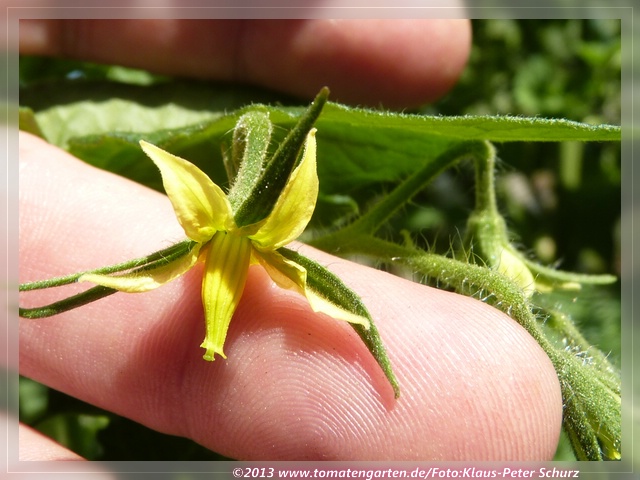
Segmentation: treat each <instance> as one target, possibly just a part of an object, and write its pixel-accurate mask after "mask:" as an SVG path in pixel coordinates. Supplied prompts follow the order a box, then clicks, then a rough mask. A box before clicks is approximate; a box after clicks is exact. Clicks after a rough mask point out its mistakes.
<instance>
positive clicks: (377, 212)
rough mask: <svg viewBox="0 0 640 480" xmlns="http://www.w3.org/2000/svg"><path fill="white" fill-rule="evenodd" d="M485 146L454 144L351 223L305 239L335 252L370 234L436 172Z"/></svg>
mask: <svg viewBox="0 0 640 480" xmlns="http://www.w3.org/2000/svg"><path fill="white" fill-rule="evenodd" d="M488 146H490V144H489V142H482V141H477V140H474V141H469V142H461V143H458V144H456V145H454V146H453V147H451V148H450V149H448V150H447V151H445V152H444V153H442V154H440V155H439V156H438V157H436V158H435V159H433V160H431V161H429V162H427V163H426V164H425V165H424V166H423V167H422V168H420V169H419V170H418V171H416V172H415V173H414V174H413V175H411V176H410V177H409V178H407V179H406V180H405V181H404V182H402V183H401V184H400V185H399V186H398V187H397V188H395V189H394V190H393V191H392V192H390V193H389V194H388V195H385V197H384V198H383V199H382V200H380V201H379V202H378V203H376V204H375V205H374V206H373V207H371V209H370V210H368V211H367V212H366V213H365V214H364V215H363V216H361V217H360V218H358V219H357V220H355V221H354V222H353V223H351V224H349V225H347V226H345V227H344V228H341V229H340V230H337V231H335V232H331V233H330V234H328V235H325V236H323V237H319V238H316V239H313V240H311V241H309V244H311V245H313V246H314V247H316V248H319V249H321V250H324V251H327V252H337V251H340V250H342V248H343V246H344V245H346V244H348V243H349V242H350V241H351V239H352V238H354V237H359V236H360V235H362V234H368V235H373V234H374V233H375V232H376V231H378V230H379V229H380V227H381V226H382V225H383V224H384V223H385V222H386V221H387V220H389V218H391V217H392V216H393V215H394V214H395V213H396V212H397V211H398V210H399V209H400V208H402V206H403V205H405V204H406V203H407V202H408V201H409V200H411V198H413V197H414V196H415V195H416V194H418V193H419V192H420V191H421V190H422V189H424V187H425V186H426V185H427V184H428V183H429V182H430V181H431V180H432V179H433V178H435V177H436V176H437V175H438V174H439V173H441V172H442V171H443V170H445V169H446V168H448V167H451V166H452V165H454V164H455V163H457V162H458V161H460V160H461V159H464V158H475V157H476V156H478V155H483V154H485V153H486V149H487V148H488Z"/></svg>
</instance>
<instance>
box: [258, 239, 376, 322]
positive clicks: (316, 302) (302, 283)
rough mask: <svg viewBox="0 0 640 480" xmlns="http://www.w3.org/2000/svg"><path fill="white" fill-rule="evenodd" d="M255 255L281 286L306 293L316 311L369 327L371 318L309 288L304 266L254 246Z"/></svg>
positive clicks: (276, 253)
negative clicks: (342, 306) (337, 303)
mask: <svg viewBox="0 0 640 480" xmlns="http://www.w3.org/2000/svg"><path fill="white" fill-rule="evenodd" d="M253 255H254V257H255V258H257V259H258V261H259V262H260V264H261V265H262V266H263V268H264V269H265V270H266V271H267V273H268V274H269V276H270V277H271V279H272V280H273V281H274V282H275V283H276V285H278V286H279V287H281V288H286V289H288V290H294V291H297V292H298V293H300V294H302V295H304V296H305V297H306V298H307V301H308V302H309V305H310V306H311V309H312V310H313V311H314V312H318V313H324V314H326V315H329V316H330V317H333V318H335V319H337V320H344V321H346V322H349V323H356V324H359V325H362V326H364V327H365V328H369V326H370V324H369V319H367V318H365V317H361V316H360V315H356V314H354V313H352V312H349V311H347V310H345V309H343V308H341V307H340V306H339V305H336V304H334V303H331V302H329V301H328V300H326V299H325V298H323V297H321V296H320V295H318V294H317V293H315V292H314V291H313V290H312V289H311V288H308V286H307V271H306V269H305V268H304V267H302V266H300V265H298V264H297V263H295V262H293V261H291V260H289V259H287V258H285V257H283V256H282V255H280V254H279V253H278V252H271V251H269V252H264V251H263V252H261V251H259V250H257V249H255V248H254V249H253Z"/></svg>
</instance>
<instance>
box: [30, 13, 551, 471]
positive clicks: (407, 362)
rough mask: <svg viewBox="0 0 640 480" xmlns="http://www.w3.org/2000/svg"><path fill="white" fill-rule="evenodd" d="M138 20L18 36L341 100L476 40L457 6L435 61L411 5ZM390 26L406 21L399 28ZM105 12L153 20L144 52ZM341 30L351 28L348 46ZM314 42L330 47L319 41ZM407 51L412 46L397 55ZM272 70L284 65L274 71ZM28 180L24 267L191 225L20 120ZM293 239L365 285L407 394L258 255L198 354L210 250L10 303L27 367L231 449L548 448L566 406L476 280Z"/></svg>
mask: <svg viewBox="0 0 640 480" xmlns="http://www.w3.org/2000/svg"><path fill="white" fill-rule="evenodd" d="M82 23H83V22H78V24H82ZM132 23H133V24H135V27H134V28H132V29H128V28H126V26H123V25H122V24H121V25H120V26H119V27H117V28H114V27H113V26H112V27H111V28H105V29H104V30H101V29H100V28H99V27H97V26H96V25H95V24H93V29H92V30H91V31H89V30H80V29H78V30H77V31H78V32H81V31H84V32H85V34H86V33H87V32H90V33H91V35H93V37H94V41H90V40H87V41H82V40H80V39H77V40H76V44H82V45H84V47H83V48H86V50H85V51H84V52H80V53H76V54H73V53H70V52H69V51H68V47H67V48H64V47H56V46H55V45H60V43H59V42H56V40H55V38H56V37H55V36H47V35H45V36H44V38H48V40H47V42H44V43H42V44H41V45H40V46H38V45H36V43H35V42H31V43H30V44H29V42H26V45H27V46H29V45H30V46H29V48H28V49H27V51H26V52H25V53H27V52H30V53H34V49H35V48H40V52H44V53H55V52H58V53H64V54H68V55H70V56H81V57H83V58H85V59H100V60H104V61H108V62H114V63H129V64H130V65H138V66H141V67H144V68H149V69H154V68H153V67H154V65H155V66H156V67H157V69H159V68H161V67H162V68H164V69H165V70H164V72H165V73H174V74H177V73H183V74H192V75H195V74H196V66H198V67H203V63H204V62H203V61H202V56H203V55H204V56H205V57H206V58H209V59H217V60H212V61H211V63H212V64H216V65H221V66H220V67H219V68H220V70H217V71H213V70H212V71H210V72H206V75H210V76H216V77H218V78H220V77H223V78H233V79H235V80H246V81H249V80H253V81H256V82H259V83H262V84H263V85H266V86H275V82H278V83H277V86H279V87H281V88H283V89H286V90H287V91H289V92H291V93H296V94H308V95H311V94H312V93H315V90H317V89H316V86H317V85H319V84H328V85H329V86H330V87H331V89H332V97H335V99H338V100H341V101H344V102H347V101H352V102H362V103H369V104H375V103H377V102H382V103H383V104H385V105H392V104H393V103H394V102H397V103H398V104H400V105H413V104H417V103H421V102H422V101H424V100H426V99H428V98H430V96H431V95H433V94H434V93H439V92H441V91H442V90H444V89H445V88H446V87H447V86H448V85H450V84H451V82H452V81H453V78H454V77H455V76H456V75H457V72H459V69H460V68H461V65H462V63H463V61H464V58H465V55H466V49H467V48H468V40H467V39H468V25H467V24H466V23H465V22H453V23H451V24H449V25H448V27H446V28H452V29H455V30H456V31H457V34H456V33H453V32H451V33H450V35H449V36H448V37H447V38H446V42H442V43H441V44H440V45H439V46H438V48H439V49H440V50H439V51H437V52H431V55H432V56H433V57H434V58H431V59H430V60H429V61H430V62H434V61H435V62H445V63H448V64H449V66H450V67H449V68H448V69H446V68H444V67H443V65H442V64H434V63H428V62H425V60H421V59H420V58H421V55H422V54H423V53H424V51H425V49H427V48H428V47H429V46H433V45H434V44H437V42H434V40H433V39H432V38H431V37H430V36H429V35H430V33H429V32H433V31H436V30H437V29H438V28H445V27H444V26H443V25H442V24H439V23H438V22H435V23H430V22H427V23H426V24H422V25H423V28H424V29H425V31H424V32H423V31H422V30H420V29H419V28H418V27H415V25H420V24H421V23H420V22H419V21H417V22H410V23H408V24H405V26H404V27H403V28H398V27H397V26H396V24H395V23H394V22H389V21H387V22H373V23H375V24H376V25H375V28H374V30H375V33H376V39H377V42H376V43H377V44H378V45H379V46H380V48H379V49H375V48H372V46H369V45H366V43H365V42H364V40H365V39H366V38H367V31H369V29H371V28H372V26H371V24H368V23H367V22H354V23H351V24H348V25H347V26H345V24H342V25H340V26H339V28H338V27H336V24H335V23H333V22H324V26H323V21H308V22H306V21H305V22H292V24H291V25H293V27H291V28H288V27H287V26H286V25H287V24H282V23H281V22H275V24H277V28H276V26H274V24H271V26H270V24H269V22H262V23H258V24H251V27H249V26H247V25H245V27H244V29H242V31H243V32H248V33H246V35H247V37H246V38H245V41H238V43H237V45H243V46H239V47H238V48H237V49H234V48H228V45H227V44H224V43H214V42H212V45H213V46H212V47H211V48H212V49H214V48H219V50H220V51H219V52H217V53H213V51H210V52H203V51H194V50H193V49H192V48H188V46H190V45H191V46H192V45H194V41H193V39H194V38H195V39H199V40H198V41H199V42H201V43H206V42H202V39H203V37H202V35H205V34H209V35H213V36H214V37H216V38H225V35H223V34H222V33H224V32H223V30H224V28H232V27H225V26H224V24H221V23H219V22H214V23H215V25H214V24H212V25H211V26H210V28H206V29H205V28H203V29H202V30H199V29H198V28H196V29H194V28H193V27H194V25H200V24H190V25H189V27H190V28H189V29H188V31H189V32H190V33H185V32H183V34H182V35H181V34H180V32H181V30H180V28H181V25H182V26H183V27H184V24H180V23H178V24H177V25H176V28H175V29H170V28H161V27H162V26H161V25H158V24H157V23H153V22H150V23H146V24H145V23H142V24H140V23H139V21H136V22H132ZM447 23H448V22H444V24H447ZM408 25H414V27H413V28H410V27H409V26H408ZM438 25H440V26H438ZM21 27H22V26H21ZM216 28H217V29H216ZM233 28H236V27H233ZM146 29H148V30H146ZM220 29H222V30H220ZM261 29H264V30H261ZM270 29H271V30H270ZM386 29H389V31H388V32H387V30H386ZM66 31H67V32H68V31H69V30H66ZM101 31H102V35H105V34H107V35H109V38H110V39H111V40H113V41H112V42H110V43H109V44H108V45H109V47H105V45H107V44H106V43H103V42H102V41H100V40H99V39H100V38H104V37H100V35H101V34H100V32H101ZM167 31H170V32H172V38H173V40H174V41H172V42H171V43H169V39H168V38H167V37H166V36H165V35H167ZM399 31H401V32H404V35H411V34H413V35H417V36H416V37H412V38H410V39H408V38H407V37H406V36H403V37H397V36H394V35H397V34H398V32H399ZM27 32H28V30H27ZM113 32H118V33H119V35H121V36H120V37H118V38H120V39H122V45H128V44H131V42H132V41H133V40H132V39H131V38H128V40H126V38H127V36H128V35H135V36H136V37H137V38H139V39H147V40H146V42H147V43H146V44H139V43H138V44H137V51H138V52H141V53H140V56H139V57H135V58H134V57H132V55H138V54H136V53H133V51H134V50H135V49H128V50H127V49H122V48H119V47H118V46H119V45H120V43H119V42H118V40H116V39H115V38H114V37H115V36H114V34H113ZM221 32H222V33H221ZM260 32H262V33H260ZM310 32H312V33H313V34H312V33H310ZM322 32H324V33H322ZM345 32H347V33H345ZM385 32H387V33H388V34H389V35H390V37H386V36H385ZM464 32H467V36H466V37H465V35H464ZM21 33H22V28H21ZM154 33H155V34H157V36H154ZM275 33H277V35H276V34H275ZM423 34H424V37H422V35H423ZM191 35H193V37H190V36H191ZM226 35H228V30H227V33H226ZM161 36H165V37H164V39H163V38H161ZM188 37H190V38H192V40H191V41H189V40H188ZM76 38H77V37H76ZM176 39H181V40H179V41H176ZM313 39H322V41H321V42H320V40H318V41H319V42H320V43H321V44H322V45H323V48H324V49H325V50H322V51H320V50H318V49H317V48H316V45H317V44H316V43H314V42H313V41H312V40H313ZM348 39H352V40H353V39H355V44H358V45H359V46H360V47H359V48H358V47H356V46H353V47H352V48H348V47H346V46H345V45H346V44H349V40H348ZM385 39H386V40H387V41H385ZM456 40H457V41H459V42H460V43H459V44H458V43H456ZM154 42H156V43H154ZM345 42H346V44H345ZM23 44H25V43H23ZM256 44H260V45H256ZM92 45H93V47H92ZM269 45H270V46H269ZM332 45H333V46H334V47H333V48H332ZM27 46H25V48H27ZM251 46H254V47H255V48H258V46H259V47H260V48H261V50H260V52H262V53H260V54H259V55H258V53H256V52H258V50H253V49H252V48H251ZM92 48H93V49H94V50H92ZM166 48H170V49H173V53H174V56H170V55H169V53H171V52H169V53H167V50H166ZM45 49H48V50H45ZM414 49H415V52H414V51H413V50H414ZM183 50H184V51H183ZM189 51H190V52H192V55H191V56H190V55H187V54H186V53H185V52H189ZM225 51H232V52H234V53H236V55H235V56H234V55H232V56H231V57H233V58H238V52H241V51H244V52H245V53H244V54H242V53H240V54H239V57H241V58H244V60H243V61H242V62H240V63H241V64H243V65H244V67H242V68H240V67H238V66H234V64H233V62H237V60H233V59H230V58H231V57H228V56H226V55H227V54H225V53H224V52H225ZM326 51H329V52H334V55H337V58H335V57H334V58H327V57H326V56H325V53H326ZM399 51H402V52H403V53H404V54H406V55H407V57H406V59H407V60H406V63H405V62H404V61H403V62H400V63H401V65H400V64H398V57H397V54H398V52H399ZM153 52H160V53H159V54H153ZM180 52H182V53H180ZM265 52H267V53H265ZM268 52H272V53H271V54H269V53H268ZM455 52H458V53H457V60H455V59H456V53H455ZM179 53H180V54H179ZM252 55H256V57H252ZM273 57H277V58H273ZM168 58H171V60H172V62H171V63H169V62H167V59H168ZM174 58H175V62H174V61H173V60H174ZM225 58H226V61H225ZM251 58H253V60H252V59H251ZM323 58H324V60H323ZM257 59H261V60H262V61H263V62H264V68H262V64H260V62H258V61H257ZM271 60H273V62H275V63H272V62H271ZM390 60H393V62H390ZM277 62H282V64H281V65H280V64H278V63H277ZM414 62H417V63H414ZM456 62H457V63H456ZM391 63H393V70H391V66H390V64H391ZM456 64H457V67H455V68H454V66H455V65H456ZM235 65H237V63H236V64H235ZM269 65H274V66H272V68H268V66H269ZM309 65H315V66H316V67H315V68H317V69H316V70H312V72H313V73H314V75H310V76H309V75H307V73H305V74H304V75H298V74H296V73H294V72H298V73H300V72H309ZM359 65H367V66H368V69H365V70H366V72H365V73H364V75H365V77H364V78H365V79H366V81H364V79H362V80H361V79H360V78H359V77H358V72H359V71H362V69H359V68H358V66H359ZM305 66H306V68H305ZM321 67H322V68H321ZM423 67H424V70H423V69H422V68H423ZM212 68H213V67H212ZM445 70H446V71H447V73H446V74H444V75H443V74H442V73H443V71H445ZM233 72H235V73H233ZM281 72H288V74H282V73H281ZM325 72H327V73H326V75H327V76H325V77H322V75H323V74H324V73H325ZM376 72H378V75H376ZM451 72H453V73H451ZM385 75H386V78H385ZM389 76H392V78H389ZM284 77H287V78H286V81H289V82H291V84H289V85H288V84H286V83H284V84H283V83H282V82H281V81H280V80H282V79H283V78H284ZM429 82H432V83H429ZM367 85H368V86H369V89H368V90H365V87H366V86H367ZM418 86H422V87H421V88H422V89H423V90H419V89H418V88H417V87H418ZM61 185H62V186H72V188H66V187H65V188H64V189H61V188H60V186H61ZM20 186H21V188H20V232H21V235H20V275H21V278H20V281H21V282H25V281H30V280H36V279H42V278H50V277H52V276H56V275H61V274H66V273H70V272H75V271H80V270H86V269H89V268H93V267H98V266H102V265H105V264H111V263H117V262H119V261H122V260H126V259H129V258H134V257H138V256H141V255H144V254H147V253H149V252H151V251H155V250H158V249H160V248H163V247H166V246H167V245H168V244H169V243H172V242H173V241H176V240H180V239H182V238H183V235H184V233H183V232H182V229H181V228H180V226H179V225H178V223H177V222H176V220H175V216H174V213H173V209H172V208H171V205H170V204H169V201H168V199H167V198H166V197H165V196H163V195H160V194H158V193H156V192H153V191H150V190H149V189H147V188H145V187H142V186H140V185H138V184H135V183H132V182H130V181H127V180H125V179H123V178H121V177H117V176H115V175H112V174H109V173H106V172H103V171H100V170H97V169H95V168H93V167H90V166H88V165H86V164H84V163H82V162H79V161H77V160H75V159H73V158H72V157H70V156H69V155H68V154H66V153H64V152H62V151H60V150H58V149H56V148H54V147H52V146H50V145H48V144H46V143H45V142H43V141H41V140H39V139H37V138H34V137H32V136H30V135H28V134H22V135H21V138H20ZM300 248H301V249H302V251H303V252H304V253H305V254H308V255H309V256H311V257H313V258H314V259H316V260H317V261H319V262H321V263H322V264H324V265H327V266H328V267H329V268H330V269H331V270H333V271H335V272H337V273H338V274H339V275H340V277H341V278H342V279H343V280H344V281H345V283H347V284H348V285H349V286H350V287H352V288H353V289H354V290H355V291H356V292H358V293H359V294H360V295H361V296H362V298H363V301H364V302H365V304H366V305H367V307H368V308H369V310H370V312H371V314H372V316H373V318H374V320H375V321H376V325H377V326H378V328H379V330H380V333H381V336H382V339H383V341H384V343H385V345H386V347H387V350H388V353H389V356H390V359H391V362H392V364H393V367H394V371H395V372H396V375H397V376H398V379H399V382H400V387H401V389H402V396H401V398H400V399H399V400H397V401H395V400H394V399H393V393H392V391H391V389H390V387H389V386H388V384H387V383H386V380H385V377H384V376H383V374H382V372H381V371H380V370H379V368H378V366H377V364H376V363H375V361H374V360H373V358H371V356H370V355H369V352H368V351H367V349H366V347H365V346H364V345H363V344H361V343H360V340H359V339H358V337H357V336H356V335H355V334H354V332H353V330H352V329H351V328H350V327H349V326H348V325H346V324H343V323H341V322H337V321H335V320H333V319H331V318H328V317H325V316H322V315H317V314H314V313H313V312H312V311H311V310H310V309H309V307H308V305H307V303H306V301H305V300H304V299H303V298H299V297H298V296H297V295H296V294H295V293H291V292H287V291H283V290H281V289H278V288H273V287H272V285H271V283H270V280H269V279H268V277H267V276H266V274H265V273H264V272H263V271H262V270H260V268H258V267H253V268H252V269H251V271H250V274H249V279H248V281H247V287H246V290H245V293H244V295H243V298H242V301H241V303H240V305H239V307H238V310H237V311H236V314H235V316H234V319H233V321H232V323H231V327H230V330H229V334H228V337H227V341H226V343H225V351H226V353H227V355H228V359H227V360H222V359H219V360H217V361H215V362H213V363H209V362H205V361H203V360H202V358H201V355H202V352H201V351H200V349H199V348H197V345H199V343H200V341H201V340H202V336H203V331H204V320H203V314H202V306H201V300H200V278H201V273H202V270H201V269H193V270H192V271H190V272H189V273H188V274H187V275H185V276H184V277H182V278H180V279H178V280H176V281H174V282H172V283H171V284H168V285H166V286H164V287H162V288H161V289H158V290H156V291H152V292H148V293H145V294H140V295H131V294H116V295H113V296H111V297H108V298H106V299H103V300H101V301H99V302H96V303H93V304H90V305H87V306H84V307H82V308H81V309H77V310H73V311H69V312H66V313H65V314H62V315H59V316H57V317H52V318H48V319H45V320H22V321H21V327H20V371H21V373H22V374H23V375H26V376H28V377H31V378H34V379H35V380H38V381H40V382H42V383H45V384H47V385H50V386H51V387H53V388H56V389H59V390H61V391H64V392H66V393H68V394H70V395H73V396H76V397H78V398H81V399H82V400H84V401H87V402H90V403H93V404H95V405H98V406H100V407H102V408H106V409H109V410H111V411H114V412H116V413H118V414H120V415H124V416H127V417H129V418H132V419H133V420H136V421H138V422H140V423H143V424H145V425H147V426H149V427H151V428H154V429H157V430H159V431H162V432H166V433H172V434H175V435H182V436H186V437H189V438H192V439H194V440H195V441H197V442H199V443H201V444H203V445H205V446H206V447H208V448H211V449H212V450H215V451H217V452H220V453H222V454H224V455H227V456H230V457H233V458H239V459H262V460H276V459H296V460H304V459H309V460H310V459H358V460H365V459H371V460H376V459H397V460H399V459H415V460H430V459H440V460H463V459H466V460H497V459H501V460H540V459H549V458H550V457H551V456H552V455H553V453H554V451H555V447H556V444H557V439H558V435H559V431H560V423H561V415H562V412H561V410H562V401H561V397H560V389H559V385H558V381H557V377H556V375H555V371H554V369H553V367H552V365H551V362H550V361H549V360H548V358H547V357H546V355H545V354H544V352H543V351H542V350H541V349H540V348H539V347H538V345H537V344H536V343H535V341H534V340H533V339H532V338H531V337H530V336H529V335H528V334H527V333H526V331H525V330H524V329H522V328H521V327H520V326H519V325H517V324H516V323H515V322H514V321H513V320H511V319H510V318H508V317H507V316H505V315H504V314H502V313H500V312H498V311H497V310H495V309H493V308H491V307H489V306H487V305H485V304H482V303H481V302H478V301H475V300H473V299H469V298H466V297H462V296H459V295H454V294H451V293H446V292H443V291H440V290H435V289H431V288H428V287H425V286H422V285H418V284H415V283H412V282H409V281H406V280H403V279H399V278H396V277H393V276H391V275H389V274H386V273H383V272H380V271H376V270H372V269H370V268H367V267H364V266H360V265H356V264H353V263H350V262H347V261H344V260H341V259H337V258H335V257H331V256H329V255H327V254H324V253H322V252H318V251H316V250H313V249H311V248H309V247H304V246H300ZM38 295H41V296H40V297H39V298H38V301H37V303H38V304H43V303H46V302H47V300H48V299H47V298H46V297H47V295H49V292H41V293H39V294H38ZM30 298H33V297H30ZM26 438H28V441H25V442H24V443H25V444H24V445H22V444H21V448H23V452H24V455H26V456H28V457H29V458H41V459H46V458H44V456H45V455H46V453H44V450H43V447H42V445H43V442H44V440H43V439H42V438H41V437H39V436H37V435H31V434H29V435H27V437H26ZM21 454H22V452H21ZM60 455H64V452H62V453H59V454H58V457H57V458H61V457H60ZM69 455H71V454H70V453H69Z"/></svg>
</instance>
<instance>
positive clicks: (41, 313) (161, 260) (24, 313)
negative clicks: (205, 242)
mask: <svg viewBox="0 0 640 480" xmlns="http://www.w3.org/2000/svg"><path fill="white" fill-rule="evenodd" d="M196 245H198V244H197V242H194V241H192V240H184V241H182V242H179V243H176V244H175V245H172V246H170V247H169V248H165V249H163V250H160V251H158V252H155V253H152V254H151V255H147V256H146V257H141V258H136V259H134V260H130V261H128V262H123V263H118V264H116V265H110V266H107V267H102V268H98V269H95V270H89V271H84V272H80V273H74V274H72V275H66V276H64V277H57V278H52V279H50V280H43V281H39V282H29V283H23V284H21V285H20V286H19V290H20V291H21V292H24V291H31V290H42V289H45V288H53V287H60V286H63V285H69V284H71V283H75V282H77V281H78V279H79V278H80V277H81V276H82V275H86V274H88V273H96V274H100V275H104V274H111V273H118V272H123V271H127V270H128V271H130V273H136V272H145V271H149V270H154V269H156V268H161V267H164V266H166V265H168V264H169V263H171V262H173V261H175V260H177V259H179V258H181V257H183V256H184V255H186V254H188V253H189V252H190V251H191V250H193V248H194V247H195V246H196ZM116 292H117V290H115V289H113V288H107V287H103V286H96V287H93V288H90V289H89V290H86V291H84V292H81V293H78V294H76V295H73V296H71V297H68V298H65V299H63V300H59V301H57V302H54V303H51V304H49V305H45V306H42V307H34V308H22V307H20V308H19V309H18V314H19V315H20V316H21V317H23V318H45V317H51V316H53V315H58V314H59V313H62V312H66V311H67V310H72V309H74V308H78V307H81V306H83V305H86V304H87V303H91V302H94V301H96V300H99V299H101V298H104V297H106V296H108V295H111V294H113V293H116Z"/></svg>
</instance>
